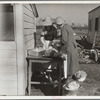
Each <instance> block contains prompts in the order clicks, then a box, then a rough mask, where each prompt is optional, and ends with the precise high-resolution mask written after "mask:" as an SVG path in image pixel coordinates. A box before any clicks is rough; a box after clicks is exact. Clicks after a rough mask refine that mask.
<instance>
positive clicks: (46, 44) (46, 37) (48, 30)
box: [41, 17, 57, 82]
mask: <svg viewBox="0 0 100 100" xmlns="http://www.w3.org/2000/svg"><path fill="white" fill-rule="evenodd" d="M43 26H44V27H43V30H42V33H41V42H42V44H43V48H44V49H45V50H47V51H49V48H50V47H51V46H50V44H51V43H52V41H53V40H54V39H55V38H56V37H57V29H56V28H55V26H53V23H52V20H51V18H50V17H46V18H45V20H44V21H43ZM47 53H48V54H49V52H47ZM44 66H45V68H46V67H48V68H47V69H51V63H47V64H44ZM44 74H45V77H46V78H48V79H49V80H50V81H51V82H52V78H51V76H50V74H49V75H47V73H44Z"/></svg>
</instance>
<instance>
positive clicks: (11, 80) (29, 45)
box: [0, 4, 36, 95]
mask: <svg viewBox="0 0 100 100" xmlns="http://www.w3.org/2000/svg"><path fill="white" fill-rule="evenodd" d="M6 6H7V5H6ZM8 6H12V5H8ZM32 6H33V9H32V7H31V5H30V4H23V5H22V4H14V5H13V10H12V11H13V12H11V11H10V13H12V14H13V15H14V17H13V18H14V19H13V18H11V17H9V18H11V21H12V20H13V21H14V22H13V24H10V27H12V28H14V30H13V31H11V32H12V35H9V37H11V36H12V37H11V38H9V41H8V38H7V35H8V30H7V32H6V33H5V31H3V29H2V27H1V25H6V23H7V22H6V23H5V24H3V22H2V23H1V21H5V20H2V19H4V18H5V14H6V15H7V14H8V9H6V10H5V11H7V12H4V14H3V16H1V14H2V11H3V10H2V11H1V9H0V12H1V14H0V18H1V21H0V28H1V29H2V30H0V32H2V34H1V35H2V36H3V38H2V37H1V35H0V95H25V91H26V87H27V61H26V56H27V50H28V49H34V46H35V40H34V33H35V32H36V18H35V9H34V5H32ZM3 8H4V9H5V7H4V5H3ZM10 15H11V14H10ZM6 17H7V18H8V16H6ZM8 26H9V25H8ZM4 27H5V26H3V28H4ZM7 28H8V27H7ZM8 29H9V28H8ZM11 32H9V34H10V33H11ZM4 33H5V34H4ZM5 39H6V41H5Z"/></svg>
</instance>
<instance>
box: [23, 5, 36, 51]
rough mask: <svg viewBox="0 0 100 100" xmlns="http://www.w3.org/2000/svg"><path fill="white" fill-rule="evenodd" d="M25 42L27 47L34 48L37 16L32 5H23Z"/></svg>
mask: <svg viewBox="0 0 100 100" xmlns="http://www.w3.org/2000/svg"><path fill="white" fill-rule="evenodd" d="M23 24H24V43H25V49H26V51H27V49H28V48H34V32H36V18H35V16H34V13H33V11H32V8H31V6H30V5H28V4H25V5H23Z"/></svg>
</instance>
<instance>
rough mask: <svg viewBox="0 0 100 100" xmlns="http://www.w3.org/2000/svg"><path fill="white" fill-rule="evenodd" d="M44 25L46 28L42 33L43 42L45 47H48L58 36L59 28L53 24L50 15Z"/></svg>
mask: <svg viewBox="0 0 100 100" xmlns="http://www.w3.org/2000/svg"><path fill="white" fill-rule="evenodd" d="M43 26H44V28H43V30H42V33H41V42H42V43H43V47H44V48H45V49H47V48H48V46H49V43H50V42H51V41H53V40H54V39H55V38H56V37H57V29H56V28H55V27H54V26H53V24H52V20H51V18H50V17H46V18H45V20H44V22H43Z"/></svg>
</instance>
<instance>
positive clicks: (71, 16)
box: [36, 4, 100, 25]
mask: <svg viewBox="0 0 100 100" xmlns="http://www.w3.org/2000/svg"><path fill="white" fill-rule="evenodd" d="M99 5H100V4H36V7H37V11H38V14H39V18H45V17H46V16H50V17H51V18H56V17H58V16H61V17H62V18H63V19H65V20H66V22H67V23H68V24H70V25H71V24H72V23H74V24H77V25H78V24H80V25H84V24H86V25H88V12H89V11H91V10H93V9H94V8H96V7H97V6H99Z"/></svg>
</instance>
